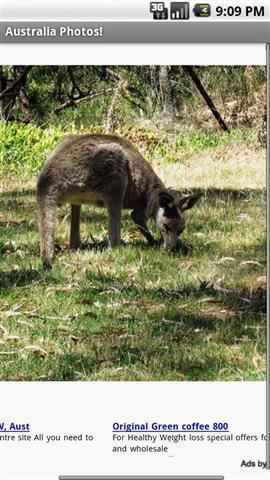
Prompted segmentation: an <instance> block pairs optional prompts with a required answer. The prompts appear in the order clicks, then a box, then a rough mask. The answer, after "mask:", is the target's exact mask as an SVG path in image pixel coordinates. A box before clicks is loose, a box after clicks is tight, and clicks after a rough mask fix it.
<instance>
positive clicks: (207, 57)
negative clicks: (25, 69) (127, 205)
mask: <svg viewBox="0 0 270 480" xmlns="http://www.w3.org/2000/svg"><path fill="white" fill-rule="evenodd" d="M0 53H1V63H3V64H20V65H23V64H30V65H31V64H33V65H39V64H41V63H43V64H78V65H80V64H88V65H95V64H104V65H108V64H109V65H112V64H122V65H128V64H139V65H143V64H146V65H147V64H177V65H181V64H186V65H196V64H197V65H215V64H216V65H240V64H242V65H245V64H251V65H263V64H265V46H264V45H257V46H255V45H166V46H165V45H85V44H84V45H29V46H26V45H21V46H20V45H5V46H3V45H2V47H1V52H0ZM0 405H1V411H0V414H1V417H0V421H7V422H9V421H15V422H18V423H19V422H22V423H27V422H29V423H30V424H31V430H32V433H41V432H43V433H55V434H59V433H63V434H67V433H70V434H76V433H77V434H79V433H93V434H94V436H95V439H96V441H95V443H94V444H93V445H92V444H85V443H84V444H81V443H79V444H72V443H71V444H66V443H65V444H62V443H60V444H52V445H51V446H50V445H44V444H43V443H40V444H39V443H38V442H37V443H35V444H31V446H30V445H29V444H27V443H21V444H17V443H16V444H8V445H5V446H4V447H3V444H1V445H0V478H1V480H15V479H16V480H32V479H35V480H37V479H44V480H45V479H46V480H53V479H54V480H55V479H57V478H58V475H59V474H61V475H64V474H65V475H72V474H77V475H94V474H99V475H106V474H107V475H113V474H114V475H118V474H119V475H121V474H122V475H124V474H133V475H135V474H138V475H139V474H141V475H147V474H149V475H150V474H151V475H155V474H159V475H162V474H164V475H183V474H189V475H191V474H193V475H196V474H197V475H202V474H212V475H225V479H226V480H228V479H229V480H233V479H234V480H239V479H241V478H254V479H256V480H259V479H261V478H266V477H267V473H266V471H260V470H257V469H256V470H255V469H247V468H245V469H241V468H240V463H241V460H242V459H245V460H247V461H248V460H252V459H254V460H255V461H257V460H258V459H259V460H265V445H264V444H263V443H262V442H260V441H259V442H257V443H256V444H254V443H240V442H235V444H232V443H221V444H218V443H217V444H214V445H211V446H210V444H208V443H204V444H201V443H199V444H198V445H196V444H193V446H192V448H190V444H188V443H187V444H175V445H174V446H173V448H172V450H173V451H172V456H169V455H166V454H162V455H157V454H155V455H154V454H141V455H130V454H122V455H119V456H118V455H115V454H114V455H113V454H112V452H111V449H112V441H111V438H112V434H111V430H112V423H113V422H114V421H118V422H124V421H127V422H132V421H134V422H139V423H141V422H146V421H149V422H151V421H157V422H160V423H166V422H169V423H178V422H182V423H183V422H193V421H199V422H202V423H209V422H215V421H221V422H225V421H227V422H228V423H229V424H230V431H231V432H232V433H234V434H237V433H242V432H244V433H247V434H260V433H263V432H265V384H264V383H261V382H252V383H249V382H245V383H242V382H239V383H231V382H226V383H222V382H216V383H210V382H194V383H177V382H159V383H155V382H148V383H139V382H134V383H129V382H125V383H122V382H117V383H114V382H108V383H105V382H100V383H80V382H77V383H66V382H63V383H57V382H54V383H47V382H41V383H35V382H31V383H27V382H24V383H22V382H21V383H12V382H10V383H4V382H2V383H1V384H0Z"/></svg>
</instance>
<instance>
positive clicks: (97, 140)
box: [37, 135, 189, 268]
mask: <svg viewBox="0 0 270 480" xmlns="http://www.w3.org/2000/svg"><path fill="white" fill-rule="evenodd" d="M166 198H167V200H166ZM173 201H174V199H173V198H172V197H171V196H170V195H169V194H168V192H167V190H166V188H165V186H164V184H163V183H162V181H161V180H160V179H159V177H158V176H157V175H156V174H155V172H154V171H153V169H152V168H151V166H150V165H149V164H148V163H147V162H146V161H145V160H144V158H143V157H142V156H141V155H140V153H139V152H138V151H137V150H136V149H135V148H134V147H133V145H131V143H130V142H129V141H127V140H125V139H122V138H119V137H116V136H111V135H80V136H79V135H78V136H77V135H72V136H69V137H67V138H66V139H65V140H63V141H62V142H60V144H59V145H58V147H57V148H56V149H55V150H54V152H53V153H52V155H51V156H50V158H49V159H48V160H47V162H46V163H45V165H44V167H43V169H42V171H41V173H40V175H39V178H38V182H37V207H38V220H39V234H40V250H41V258H42V262H43V264H44V266H45V267H47V268H50V267H51V265H52V259H53V250H54V232H55V209H56V206H61V205H63V204H65V203H70V204H71V234H70V247H71V248H72V249H75V248H78V247H79V246H80V233H79V229H80V206H81V205H82V204H92V205H96V206H100V207H106V208H107V210H108V215H109V242H110V244H111V246H115V245H119V243H120V240H121V235H120V225H121V211H122V209H132V213H131V217H132V219H133V220H134V222H135V223H136V224H137V226H138V228H139V230H140V231H141V233H142V234H143V235H144V236H145V237H146V239H147V241H148V242H149V243H150V244H153V243H154V239H153V237H152V235H151V233H150V232H149V230H148V228H147V225H146V222H147V220H148V219H149V218H150V217H154V218H157V215H158V212H160V209H161V205H162V208H163V209H164V208H165V207H166V208H167V211H168V212H169V213H173V212H175V215H172V216H173V219H174V223H175V222H176V223H177V220H178V219H179V211H178V210H177V209H176V207H175V205H174V206H172V203H173ZM164 205H165V207H164ZM187 208H189V207H187ZM165 210H166V209H165ZM165 210H164V211H165ZM159 216H160V215H159ZM165 216H166V212H165ZM167 216H169V217H170V214H169V215H167ZM167 216H166V218H167ZM161 217H162V216H160V218H161ZM178 223H179V222H178ZM178 223H177V225H176V228H177V229H179V225H178ZM174 228H175V227H174ZM179 230H181V228H180V229H179Z"/></svg>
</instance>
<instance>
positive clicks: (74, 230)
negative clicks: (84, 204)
mask: <svg viewBox="0 0 270 480" xmlns="http://www.w3.org/2000/svg"><path fill="white" fill-rule="evenodd" d="M80 215H81V205H71V220H70V243H69V246H70V249H71V250H77V249H78V248H80V246H81V240H80Z"/></svg>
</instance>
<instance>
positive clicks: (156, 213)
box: [0, 65, 267, 382]
mask: <svg viewBox="0 0 270 480" xmlns="http://www.w3.org/2000/svg"><path fill="white" fill-rule="evenodd" d="M266 104H267V102H266V67H264V66H250V65H241V66H230V65H228V66H226V65H222V66H200V65H194V66H186V65H149V66H138V65H136V66H132V65H131V66H130V65H129V66H126V65H119V66H115V65H113V66H105V65H95V66H91V65H82V66H80V65H52V66H38V65H34V66H30V65H4V66H0V199H1V200H0V380H2V381H179V382H183V381H258V380H260V381H261V380H265V378H266V285H267V283H266V117H267V115H266Z"/></svg>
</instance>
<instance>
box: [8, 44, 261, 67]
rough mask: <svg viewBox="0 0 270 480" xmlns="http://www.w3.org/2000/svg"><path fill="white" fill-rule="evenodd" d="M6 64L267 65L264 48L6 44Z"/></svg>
mask: <svg viewBox="0 0 270 480" xmlns="http://www.w3.org/2000/svg"><path fill="white" fill-rule="evenodd" d="M0 48H1V52H0V53H1V55H0V59H1V63H2V64H3V65H24V64H27V65H40V64H44V65H64V64H65V65H113V64H115V65H162V64H165V65H265V64H266V48H265V45H263V44H262V45H261V44H258V45H250V44H249V45H241V44H240V45H232V44H228V45H224V44H220V45H217V44H215V45H209V44H207V45H205V44H201V45H197V44H196V45H188V44H184V45H176V44H168V45H164V44H160V45H158V44H152V45H151V44H142V45H136V44H131V45H119V44H110V45H107V44H104V45H93V44H92V45H91V44H77V45H75V44H62V45H61V44H53V45H46V44H30V45H25V44H24V45H20V44H5V45H3V44H2V46H0Z"/></svg>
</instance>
